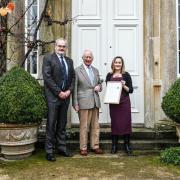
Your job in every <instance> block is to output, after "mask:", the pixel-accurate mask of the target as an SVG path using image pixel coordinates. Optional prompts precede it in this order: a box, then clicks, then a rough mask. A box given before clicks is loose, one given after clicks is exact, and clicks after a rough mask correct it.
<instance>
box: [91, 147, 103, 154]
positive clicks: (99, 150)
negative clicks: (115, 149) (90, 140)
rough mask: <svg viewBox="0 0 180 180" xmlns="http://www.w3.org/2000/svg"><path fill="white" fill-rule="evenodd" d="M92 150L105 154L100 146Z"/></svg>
mask: <svg viewBox="0 0 180 180" xmlns="http://www.w3.org/2000/svg"><path fill="white" fill-rule="evenodd" d="M92 152H94V153H95V154H104V152H103V150H102V149H100V148H97V149H92Z"/></svg>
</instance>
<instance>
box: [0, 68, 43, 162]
mask: <svg viewBox="0 0 180 180" xmlns="http://www.w3.org/2000/svg"><path fill="white" fill-rule="evenodd" d="M45 112H46V102H45V98H44V95H43V90H42V87H41V86H40V84H39V83H38V81H37V80H36V79H35V78H33V77H32V76H31V75H30V74H29V73H28V72H26V71H25V70H24V69H23V68H19V67H14V68H12V69H11V70H10V71H8V72H7V73H5V74H4V75H3V76H2V77H0V146H1V154H2V155H3V156H4V157H5V158H7V159H22V158H24V157H28V156H29V155H31V154H32V152H33V150H34V143H35V142H36V141H37V132H38V124H39V123H40V122H41V120H42V118H43V117H44V115H45Z"/></svg>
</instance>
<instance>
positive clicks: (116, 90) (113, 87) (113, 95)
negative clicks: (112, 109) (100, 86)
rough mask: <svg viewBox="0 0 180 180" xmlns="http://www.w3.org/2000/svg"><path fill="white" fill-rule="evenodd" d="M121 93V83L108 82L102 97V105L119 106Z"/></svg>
mask: <svg viewBox="0 0 180 180" xmlns="http://www.w3.org/2000/svg"><path fill="white" fill-rule="evenodd" d="M121 92H122V83H121V82H119V81H108V82H107V86H106V91H105V96H104V104H119V101H120V97H121Z"/></svg>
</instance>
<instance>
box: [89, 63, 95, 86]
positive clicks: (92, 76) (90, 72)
mask: <svg viewBox="0 0 180 180" xmlns="http://www.w3.org/2000/svg"><path fill="white" fill-rule="evenodd" d="M88 76H89V79H90V81H91V84H92V85H94V74H93V72H92V69H91V67H90V66H88Z"/></svg>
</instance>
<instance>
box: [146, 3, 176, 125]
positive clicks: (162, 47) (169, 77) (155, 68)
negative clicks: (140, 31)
mask: <svg viewBox="0 0 180 180" xmlns="http://www.w3.org/2000/svg"><path fill="white" fill-rule="evenodd" d="M176 52H177V46H176V1H175V0H174V1H172V0H144V75H145V82H144V85H145V126H146V127H152V128H153V127H154V125H155V123H157V122H158V121H159V120H161V119H164V118H165V115H164V113H163V112H162V109H161V101H162V97H163V95H164V94H165V92H166V91H167V90H168V88H169V87H170V85H171V84H172V82H173V81H174V80H175V79H176V77H177V53H176Z"/></svg>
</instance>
